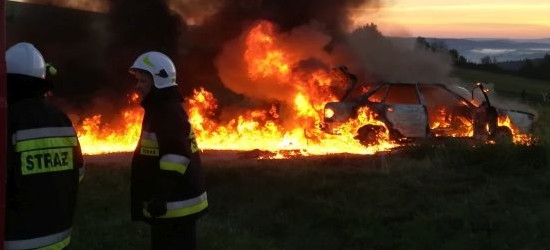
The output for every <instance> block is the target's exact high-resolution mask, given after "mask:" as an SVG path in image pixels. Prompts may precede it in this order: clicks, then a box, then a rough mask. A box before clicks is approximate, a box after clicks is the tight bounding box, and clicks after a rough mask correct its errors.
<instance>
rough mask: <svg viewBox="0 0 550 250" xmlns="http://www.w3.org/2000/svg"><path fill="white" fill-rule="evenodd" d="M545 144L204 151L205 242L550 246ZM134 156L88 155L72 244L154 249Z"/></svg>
mask: <svg viewBox="0 0 550 250" xmlns="http://www.w3.org/2000/svg"><path fill="white" fill-rule="evenodd" d="M545 154H546V152H544V148H542V147H536V148H526V147H512V146H502V147H498V146H496V147H495V146H482V147H479V148H475V149H474V148H472V147H469V146H466V145H462V144H460V143H457V144H451V145H448V146H447V147H439V148H433V147H427V146H426V147H419V148H415V149H409V150H408V151H402V152H399V153H396V154H395V155H389V156H387V157H385V158H381V157H367V156H362V157H357V156H355V157H345V156H338V157H318V158H313V159H293V160H241V161H207V162H206V163H205V164H204V165H205V169H206V173H207V176H206V177H207V180H208V187H209V188H208V194H209V201H210V211H209V213H208V215H207V216H205V217H204V218H203V219H202V220H201V221H200V223H199V239H200V246H201V249H547V248H548V246H549V245H550V234H549V233H548V232H550V200H549V199H548V197H550V169H549V167H548V164H547V163H546V160H545ZM128 181H129V169H128V166H116V165H111V164H106V165H97V164H95V165H90V166H88V176H87V178H86V180H85V182H84V183H83V185H82V189H81V191H80V199H79V204H78V213H77V217H76V222H75V228H76V232H75V237H74V249H148V247H147V246H148V244H149V243H148V234H149V232H148V228H147V227H146V226H145V225H143V224H140V223H131V222H130V220H129V212H128V211H129V198H128V186H129V183H128Z"/></svg>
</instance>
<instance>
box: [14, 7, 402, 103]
mask: <svg viewBox="0 0 550 250" xmlns="http://www.w3.org/2000/svg"><path fill="white" fill-rule="evenodd" d="M34 2H40V3H43V4H50V5H38V4H23V3H15V2H7V9H8V13H7V19H8V20H7V26H8V32H7V37H8V45H11V44H14V43H15V42H18V41H28V42H32V43H34V44H35V45H36V46H37V47H38V48H39V49H40V50H41V51H43V54H44V56H45V58H46V60H48V61H50V62H52V63H54V65H55V66H57V67H58V69H59V75H58V76H56V77H54V78H52V80H53V81H55V83H56V86H57V89H56V92H55V94H56V95H57V96H59V97H60V98H61V99H62V100H64V101H65V103H66V106H70V107H71V108H72V109H76V110H77V111H76V112H78V113H80V114H85V113H86V112H88V111H90V110H92V111H91V112H95V110H94V107H98V106H99V109H101V110H102V111H104V110H109V111H111V110H117V109H118V108H119V107H121V106H124V105H126V95H127V93H128V92H129V91H131V89H132V87H133V84H134V83H133V79H132V77H131V76H130V75H129V74H128V68H129V67H130V65H131V64H132V62H133V61H134V60H135V58H136V57H137V56H139V55H140V54H141V53H144V52H146V51H151V50H156V51H160V52H163V53H165V54H167V55H169V56H170V57H171V58H172V59H173V60H174V62H175V63H176V67H177V69H178V83H179V84H180V89H181V91H182V93H183V94H184V95H186V96H188V95H190V94H191V91H192V89H193V88H196V87H198V86H205V87H206V88H207V89H209V90H211V91H213V92H214V94H215V95H216V97H217V98H219V99H220V103H221V105H222V106H223V105H224V104H227V103H233V102H234V101H235V100H238V99H239V98H240V97H239V96H238V95H236V94H234V93H232V92H231V91H229V90H228V89H227V88H226V87H225V86H224V84H223V83H222V81H221V80H220V78H219V76H218V69H217V68H216V66H215V60H216V58H217V57H218V56H219V55H220V53H221V52H222V50H223V49H224V46H225V44H227V43H228V42H230V41H232V40H234V39H236V38H238V37H239V36H240V35H241V34H242V32H243V31H244V30H246V29H247V28H249V27H250V25H251V24H253V23H255V22H257V21H258V20H268V21H271V22H273V23H275V24H276V26H277V27H278V28H279V30H280V31H281V32H283V33H284V32H291V31H292V30H293V29H295V28H297V27H300V26H304V25H312V26H315V27H316V29H317V30H318V31H320V32H322V33H324V34H326V35H328V36H329V37H330V38H331V42H330V43H329V44H327V46H326V47H325V48H324V49H325V50H326V52H327V53H334V54H336V52H338V53H341V52H342V51H344V52H345V53H344V54H347V55H350V56H347V57H346V56H341V55H339V56H338V57H340V58H339V60H340V61H341V62H342V63H346V61H347V60H349V61H350V63H351V62H352V61H353V63H352V64H355V66H353V67H352V68H353V70H357V71H363V72H362V74H363V73H364V75H367V74H368V75H369V76H371V78H376V77H373V76H377V75H380V76H387V75H391V74H389V73H387V72H388V71H391V68H392V67H393V66H389V67H386V68H385V67H384V63H385V62H384V61H380V60H375V61H373V60H370V59H369V58H368V57H369V56H370V55H371V54H374V55H375V56H377V58H378V59H383V58H384V55H383V54H384V51H383V50H382V49H387V50H388V51H391V52H392V56H399V55H398V54H399V52H398V51H397V50H395V49H392V48H391V46H390V47H388V46H387V45H384V43H386V41H385V40H384V38H383V36H382V35H381V34H379V33H376V32H374V33H373V34H374V39H370V41H371V42H372V41H374V42H375V43H380V44H379V45H377V46H376V47H375V49H371V50H370V51H369V50H366V51H362V52H361V53H355V51H354V49H355V47H357V46H359V47H360V46H361V41H357V40H355V39H354V37H360V36H357V35H355V36H354V35H352V36H351V38H350V36H349V34H348V32H347V30H348V28H349V26H350V23H351V20H350V18H349V17H350V13H351V12H352V11H355V10H357V9H359V8H361V7H363V6H366V5H368V6H370V7H377V6H379V5H380V4H381V2H380V1H379V0H181V1H176V0H103V1H88V0H82V1H81V3H82V4H83V6H80V8H79V9H86V6H89V5H90V3H94V4H95V5H98V3H99V2H101V3H102V4H99V5H100V6H102V7H101V8H99V9H103V10H105V11H106V12H104V13H98V12H86V11H81V10H74V9H66V8H59V7H60V6H61V7H63V6H67V5H68V4H69V3H71V6H68V7H73V8H75V7H76V8H78V7H79V6H75V1H64V0H57V1H52V0H35V1H34ZM51 4H53V5H51ZM54 5H55V6H54ZM203 13H207V14H203ZM197 16H199V17H201V19H202V20H201V21H200V22H198V23H193V24H187V22H188V21H189V20H191V19H197V18H196V17H197ZM53 17H55V18H53ZM367 39H369V38H367ZM376 48H381V49H376ZM357 49H358V50H361V48H357ZM375 52H376V53H375ZM355 54H357V55H358V56H360V57H361V58H354V55H355ZM335 57H336V56H335ZM356 57H357V56H356ZM306 60H307V59H306ZM312 60H314V58H312ZM357 64H360V65H357ZM390 64H391V63H390ZM400 66H406V65H405V64H404V63H402V64H401V65H400ZM373 70H375V71H376V70H379V71H380V72H381V73H379V74H376V72H372V71H373ZM367 71H370V72H369V73H365V72H367ZM390 78H391V77H390ZM379 80H380V79H379ZM381 80H384V79H381Z"/></svg>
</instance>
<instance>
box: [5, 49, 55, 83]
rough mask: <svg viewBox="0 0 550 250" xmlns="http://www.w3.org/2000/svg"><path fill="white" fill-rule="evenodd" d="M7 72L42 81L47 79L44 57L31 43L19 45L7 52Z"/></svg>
mask: <svg viewBox="0 0 550 250" xmlns="http://www.w3.org/2000/svg"><path fill="white" fill-rule="evenodd" d="M6 71H7V73H11V74H21V75H27V76H32V77H37V78H41V79H45V78H46V63H45V62H44V57H42V54H40V51H38V50H37V49H36V48H35V47H34V46H33V45H32V44H30V43H18V44H16V45H13V46H11V47H10V48H9V49H8V50H7V51H6Z"/></svg>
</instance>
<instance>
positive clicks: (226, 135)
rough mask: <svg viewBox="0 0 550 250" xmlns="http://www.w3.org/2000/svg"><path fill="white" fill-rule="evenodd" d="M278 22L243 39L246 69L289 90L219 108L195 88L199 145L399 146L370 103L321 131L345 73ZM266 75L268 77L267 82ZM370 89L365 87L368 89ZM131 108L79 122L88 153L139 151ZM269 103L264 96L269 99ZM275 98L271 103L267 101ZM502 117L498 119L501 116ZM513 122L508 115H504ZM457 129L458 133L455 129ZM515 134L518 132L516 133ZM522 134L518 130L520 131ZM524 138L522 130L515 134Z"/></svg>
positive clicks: (299, 149) (370, 149) (289, 150)
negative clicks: (365, 130) (306, 49)
mask: <svg viewBox="0 0 550 250" xmlns="http://www.w3.org/2000/svg"><path fill="white" fill-rule="evenodd" d="M281 43H282V41H281V39H280V37H278V36H277V33H276V30H275V27H274V26H273V25H272V24H271V23H269V22H260V23H259V24H257V25H256V26H254V27H253V28H252V29H251V30H250V31H249V32H248V33H247V36H246V39H244V45H245V46H244V47H245V49H244V51H243V53H242V58H243V60H244V64H245V67H244V71H246V72H243V74H244V75H245V76H246V77H247V78H248V79H247V80H248V81H250V82H251V83H254V84H257V86H256V87H257V88H258V89H261V88H263V87H265V86H262V84H281V85H284V88H285V90H288V92H289V96H287V97H285V99H284V100H277V101H272V102H271V103H272V104H270V105H266V106H264V107H259V108H254V109H245V110H239V111H235V110H234V109H233V110H223V109H221V108H220V106H219V104H218V101H217V100H216V98H215V97H214V95H213V94H212V93H210V92H208V91H206V90H205V89H204V88H199V89H195V90H194V91H193V96H191V97H189V98H187V99H186V102H185V107H186V109H187V111H188V114H189V121H190V123H191V125H192V127H193V129H194V130H195V134H196V136H197V141H198V144H199V147H200V148H201V149H212V150H245V151H248V150H255V149H259V150H265V151H270V152H274V154H273V156H270V157H275V158H277V157H288V156H289V155H319V154H332V153H353V154H373V153H376V152H380V151H388V150H391V149H392V148H395V147H396V146H397V144H396V143H394V142H392V141H390V140H389V134H388V129H387V128H386V127H385V125H384V123H383V122H381V121H379V120H377V117H376V115H375V114H374V113H373V112H371V111H370V110H369V109H368V108H366V107H365V108H362V109H360V110H359V112H358V115H359V116H358V119H353V120H350V121H348V122H345V123H344V124H342V125H339V126H338V127H337V128H332V129H333V131H336V132H337V134H328V133H325V132H324V131H322V130H321V127H322V121H323V116H325V115H330V114H324V113H323V112H324V110H323V109H324V105H325V104H326V103H327V102H332V101H337V100H338V98H337V97H336V95H338V94H335V93H333V90H334V89H339V90H342V89H345V88H346V86H347V84H348V83H347V82H346V81H347V79H343V78H342V75H340V74H338V72H334V71H331V70H327V69H324V68H322V67H317V68H315V69H311V68H310V69H307V70H305V69H301V67H299V66H298V65H297V64H298V62H299V61H300V60H301V59H302V58H300V56H299V55H298V53H294V52H293V51H292V50H291V49H289V46H281ZM266 79H269V80H268V81H266ZM365 90H366V89H364V90H363V91H365ZM129 98H130V103H131V105H130V107H129V108H127V109H125V110H123V111H122V112H121V114H120V115H121V118H120V119H119V121H117V122H113V123H110V124H109V123H102V116H101V115H94V116H92V117H89V118H86V119H84V120H83V121H82V122H81V124H80V126H78V127H77V132H78V137H79V140H80V143H81V145H82V150H83V152H84V154H103V153H111V152H128V151H133V150H134V149H135V146H136V144H137V141H138V138H139V133H140V130H141V121H142V116H143V111H142V109H141V108H140V107H138V106H137V105H136V101H137V99H138V96H137V95H135V94H134V95H131V96H129ZM264 102H266V101H264ZM267 103H270V102H267ZM450 121H451V120H448V117H447V116H446V112H445V110H441V116H440V117H439V118H438V119H436V121H434V122H433V123H431V124H430V125H431V128H432V129H434V128H442V129H445V128H450V127H452V126H455V124H452V123H451V122H450ZM460 121H461V122H462V123H463V124H462V125H460V126H459V127H460V130H455V131H454V133H456V136H462V135H464V136H471V135H472V133H473V132H472V131H473V129H472V125H471V124H469V123H466V122H467V121H466V122H465V121H463V120H460ZM499 122H500V120H499ZM506 122H508V123H507V124H508V125H507V126H509V127H511V125H509V119H508V120H506V121H502V123H503V124H506ZM367 124H371V125H377V126H379V127H380V126H381V127H383V128H385V131H381V132H379V133H378V134H377V135H376V138H377V140H378V143H375V144H373V145H369V146H365V145H362V144H361V143H360V142H359V141H358V140H356V139H355V138H354V136H355V135H356V134H357V131H358V129H359V128H361V127H362V126H364V125H367ZM457 131H458V132H457ZM512 131H515V132H514V136H515V137H514V138H516V131H517V130H512ZM518 135H519V133H518ZM517 138H518V139H517V140H518V141H519V140H520V139H519V138H520V137H519V136H518V137H517Z"/></svg>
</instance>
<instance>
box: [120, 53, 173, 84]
mask: <svg viewBox="0 0 550 250" xmlns="http://www.w3.org/2000/svg"><path fill="white" fill-rule="evenodd" d="M134 69H140V70H145V71H147V72H149V73H150V74H151V75H152V76H153V83H154V84H155V87H156V88H157V89H162V88H167V87H171V86H176V85H177V84H176V67H175V66H174V63H173V62H172V60H170V58H169V57H168V56H166V55H165V54H162V53H160V52H156V51H150V52H147V53H144V54H142V55H140V56H139V57H138V58H137V59H136V61H135V62H134V64H133V65H132V67H130V72H132V70H134Z"/></svg>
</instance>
